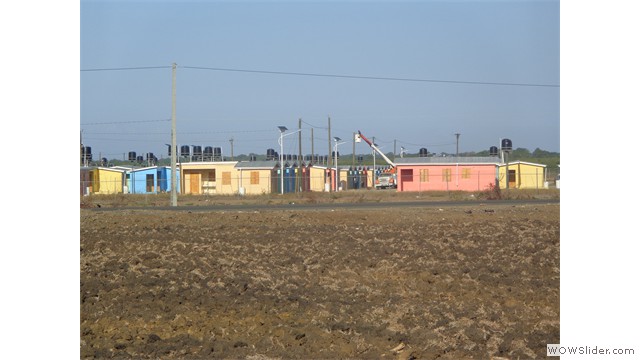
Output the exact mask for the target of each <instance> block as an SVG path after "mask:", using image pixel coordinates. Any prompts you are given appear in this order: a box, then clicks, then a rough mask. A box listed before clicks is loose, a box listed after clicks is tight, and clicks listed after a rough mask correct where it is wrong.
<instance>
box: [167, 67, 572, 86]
mask: <svg viewBox="0 0 640 360" xmlns="http://www.w3.org/2000/svg"><path fill="white" fill-rule="evenodd" d="M180 67H181V68H184V69H193V70H209V71H225V72H242V73H256V74H269V75H292V76H312V77H327V78H344V79H359V80H384V81H405V82H431V83H447V84H467V85H497V86H533V87H551V88H559V87H560V85H555V84H534V83H505V82H483V81H460V80H437V79H416V78H398V77H380V76H358V75H337V74H318V73H301V72H288V71H266V70H249V69H231V68H214V67H204V66H180Z"/></svg>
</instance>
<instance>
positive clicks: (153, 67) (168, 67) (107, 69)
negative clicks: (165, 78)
mask: <svg viewBox="0 0 640 360" xmlns="http://www.w3.org/2000/svg"><path fill="white" fill-rule="evenodd" d="M151 69H171V66H139V67H122V68H101V69H80V71H84V72H86V71H126V70H151Z"/></svg>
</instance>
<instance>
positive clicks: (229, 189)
mask: <svg viewBox="0 0 640 360" xmlns="http://www.w3.org/2000/svg"><path fill="white" fill-rule="evenodd" d="M237 163H238V162H237V161H212V162H188V163H181V164H180V185H181V191H180V193H182V194H203V195H213V194H217V195H231V194H237V193H238V185H239V184H238V179H237V171H236V169H235V165H236V164H237Z"/></svg>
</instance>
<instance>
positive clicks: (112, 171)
mask: <svg viewBox="0 0 640 360" xmlns="http://www.w3.org/2000/svg"><path fill="white" fill-rule="evenodd" d="M125 174H126V171H125V170H124V169H116V168H108V167H96V168H93V169H92V170H91V171H90V174H89V178H90V179H89V183H90V184H91V185H90V186H89V188H90V190H89V193H91V194H122V193H123V192H124V187H125Z"/></svg>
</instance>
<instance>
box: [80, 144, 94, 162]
mask: <svg viewBox="0 0 640 360" xmlns="http://www.w3.org/2000/svg"><path fill="white" fill-rule="evenodd" d="M82 158H83V160H88V161H91V160H92V159H93V156H92V155H91V146H83V147H82Z"/></svg>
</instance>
